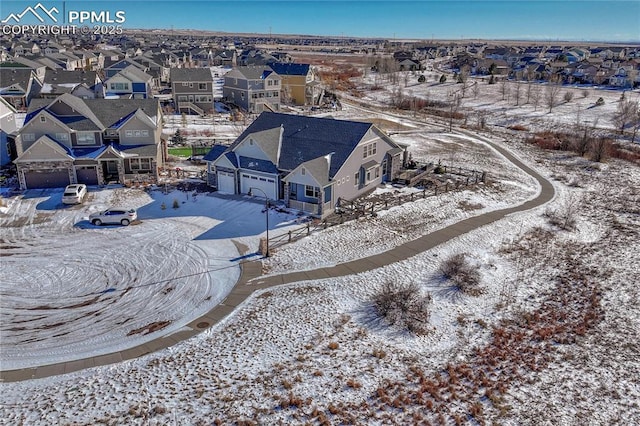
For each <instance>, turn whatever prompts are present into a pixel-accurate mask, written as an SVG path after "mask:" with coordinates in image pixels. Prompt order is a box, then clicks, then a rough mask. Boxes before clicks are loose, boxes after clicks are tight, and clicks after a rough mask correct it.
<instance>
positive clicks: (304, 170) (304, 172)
mask: <svg viewBox="0 0 640 426" xmlns="http://www.w3.org/2000/svg"><path fill="white" fill-rule="evenodd" d="M300 173H302V175H303V176H304V175H306V174H307V170H306V169H305V168H304V167H303V168H302V169H301V170H300Z"/></svg>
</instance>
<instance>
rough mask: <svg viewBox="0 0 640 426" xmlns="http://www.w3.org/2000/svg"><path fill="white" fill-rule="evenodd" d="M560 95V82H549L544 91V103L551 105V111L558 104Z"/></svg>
mask: <svg viewBox="0 0 640 426" xmlns="http://www.w3.org/2000/svg"><path fill="white" fill-rule="evenodd" d="M559 96H560V83H556V82H553V83H551V82H550V83H549V84H547V87H546V89H545V91H544V103H545V105H546V106H547V107H549V112H551V111H552V110H553V107H555V106H556V105H557V104H558V97H559Z"/></svg>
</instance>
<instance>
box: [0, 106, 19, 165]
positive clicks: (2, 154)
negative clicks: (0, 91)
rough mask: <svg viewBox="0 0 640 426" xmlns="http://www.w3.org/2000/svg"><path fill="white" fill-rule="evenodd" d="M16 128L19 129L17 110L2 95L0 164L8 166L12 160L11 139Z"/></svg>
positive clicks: (0, 107)
mask: <svg viewBox="0 0 640 426" xmlns="http://www.w3.org/2000/svg"><path fill="white" fill-rule="evenodd" d="M16 130H18V125H17V123H16V110H15V108H14V107H13V106H11V104H10V103H9V102H7V101H5V100H4V99H3V98H2V97H0V166H6V165H7V164H9V163H10V162H11V152H12V150H11V149H10V145H9V140H10V139H11V138H12V137H13V136H12V134H13V133H15V132H16Z"/></svg>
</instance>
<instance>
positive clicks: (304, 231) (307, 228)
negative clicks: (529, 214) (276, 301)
mask: <svg viewBox="0 0 640 426" xmlns="http://www.w3.org/2000/svg"><path fill="white" fill-rule="evenodd" d="M450 170H451V169H450ZM455 170H456V171H457V172H458V173H455V174H456V175H458V176H460V177H459V178H456V180H455V181H453V182H450V181H449V180H447V181H445V182H437V181H435V180H433V179H429V180H427V179H424V178H423V182H422V183H423V184H424V185H423V189H422V190H421V191H416V192H411V193H409V194H406V195H401V196H397V195H394V194H387V195H384V194H383V195H381V196H379V197H376V198H364V199H357V200H353V201H348V200H338V208H337V209H336V213H334V214H332V215H331V216H328V217H327V218H325V219H323V220H313V221H310V222H308V223H307V224H306V225H304V226H302V227H300V228H297V229H292V230H291V231H289V232H287V233H285V234H281V235H278V236H276V237H272V238H269V250H273V249H275V248H278V247H281V246H283V245H285V244H288V243H292V242H294V241H297V240H299V239H301V238H304V237H306V236H308V235H311V233H313V232H316V231H321V230H324V229H327V228H329V227H331V226H335V225H340V224H343V223H345V222H348V221H351V220H354V219H358V218H360V217H362V216H366V215H369V216H376V215H377V212H379V211H381V210H386V209H388V208H390V207H394V206H399V205H402V204H404V203H408V202H412V201H416V200H419V199H424V198H427V197H431V196H436V195H438V194H442V193H445V192H449V191H453V190H458V189H463V188H467V187H468V186H470V185H476V184H478V183H480V182H485V180H486V173H485V172H477V171H475V170H468V169H462V168H460V167H456V168H455ZM464 172H467V173H464ZM469 172H471V173H469ZM431 173H433V172H431ZM448 173H450V174H453V173H452V172H451V171H449V172H448ZM263 246H264V245H263V244H261V245H260V247H261V250H260V251H261V253H262V254H264V252H263V250H262V248H263Z"/></svg>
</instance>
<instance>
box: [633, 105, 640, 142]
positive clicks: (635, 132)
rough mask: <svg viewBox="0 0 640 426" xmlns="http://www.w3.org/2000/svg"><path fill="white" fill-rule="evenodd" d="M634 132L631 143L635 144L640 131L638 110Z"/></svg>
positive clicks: (639, 112)
mask: <svg viewBox="0 0 640 426" xmlns="http://www.w3.org/2000/svg"><path fill="white" fill-rule="evenodd" d="M632 130H633V132H632V133H631V143H635V141H636V136H637V135H638V130H640V109H638V110H637V111H636V113H635V116H634V117H633V127H632Z"/></svg>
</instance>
